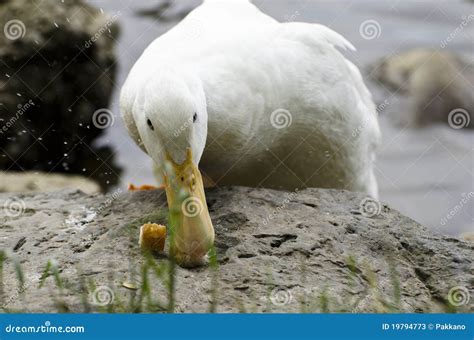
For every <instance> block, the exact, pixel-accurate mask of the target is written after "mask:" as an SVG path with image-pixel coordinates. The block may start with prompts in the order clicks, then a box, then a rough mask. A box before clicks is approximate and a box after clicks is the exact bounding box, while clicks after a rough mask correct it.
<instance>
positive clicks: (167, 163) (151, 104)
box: [133, 71, 214, 266]
mask: <svg viewBox="0 0 474 340" xmlns="http://www.w3.org/2000/svg"><path fill="white" fill-rule="evenodd" d="M150 79H151V80H150V81H149V82H147V85H146V87H145V88H144V89H143V91H142V93H141V95H140V97H141V100H140V101H139V102H140V103H141V106H142V107H140V108H138V109H137V108H136V107H135V108H134V110H133V118H134V121H135V124H136V127H137V130H138V132H139V135H140V139H141V143H142V144H143V146H144V147H145V149H146V151H147V152H148V154H149V155H150V157H151V158H152V159H153V160H154V161H155V163H156V164H157V166H158V171H160V172H161V175H162V176H163V178H164V182H165V183H164V184H165V187H166V196H167V200H168V206H169V209H170V211H171V215H170V216H172V219H171V221H170V224H171V227H172V228H173V232H172V237H171V244H170V252H171V253H172V254H173V255H174V257H175V259H176V260H177V262H178V263H179V264H180V265H182V266H194V265H198V264H200V263H202V262H203V260H204V257H205V256H206V253H207V252H208V251H209V249H210V247H211V246H212V244H213V242H214V228H213V226H212V222H211V219H210V216H209V212H208V209H207V204H206V198H205V194H204V187H203V181H202V177H201V173H200V172H199V168H198V164H199V161H200V159H201V156H202V153H203V151H204V147H205V144H206V137H207V109H206V97H205V94H204V89H203V87H202V84H201V82H200V80H199V79H198V78H197V77H192V76H189V75H186V74H183V73H182V72H180V73H175V72H171V71H166V72H161V73H159V74H154V75H153V77H151V78H150Z"/></svg>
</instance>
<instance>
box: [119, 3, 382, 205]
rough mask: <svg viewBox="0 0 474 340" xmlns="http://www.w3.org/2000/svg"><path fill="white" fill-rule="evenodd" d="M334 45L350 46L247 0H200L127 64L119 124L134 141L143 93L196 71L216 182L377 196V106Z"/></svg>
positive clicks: (205, 166)
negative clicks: (173, 77)
mask: <svg viewBox="0 0 474 340" xmlns="http://www.w3.org/2000/svg"><path fill="white" fill-rule="evenodd" d="M335 47H342V48H345V47H349V48H352V47H351V45H350V44H349V43H348V42H347V41H346V40H345V39H344V38H342V37H341V36H340V35H338V34H337V33H335V32H333V31H331V30H329V29H328V28H326V27H324V26H321V25H316V24H305V23H278V22H277V21H275V20H274V19H272V18H270V17H268V16H266V15H265V14H263V13H261V12H260V11H259V10H258V9H257V8H256V7H254V6H253V5H252V4H250V3H249V2H248V1H245V0H231V1H219V0H208V1H205V3H204V4H203V5H202V6H201V7H199V8H197V9H196V10H194V11H193V12H191V13H190V14H189V15H188V16H187V17H186V18H185V19H184V20H183V21H182V22H181V23H180V24H179V25H177V26H176V27H175V28H173V29H172V30H171V31H169V32H168V33H166V34H165V35H163V36H161V37H160V38H158V39H157V40H155V41H154V42H153V43H152V44H151V45H150V46H149V47H148V48H147V50H146V51H145V52H144V54H143V56H142V57H141V58H140V59H139V60H138V62H137V64H136V65H135V66H134V68H133V69H132V71H131V73H130V76H129V78H128V80H127V83H126V84H125V86H124V89H123V92H122V109H123V113H124V118H125V122H126V123H127V126H128V128H129V131H130V132H131V134H132V136H134V138H135V139H136V140H139V134H138V131H137V129H136V127H134V124H133V117H132V112H133V110H134V107H133V105H134V104H135V105H136V101H137V98H138V97H140V95H139V92H148V93H149V95H151V96H153V95H154V94H153V92H152V91H150V87H151V88H153V81H154V79H156V77H157V74H162V73H163V72H166V73H167V74H168V76H169V73H171V74H173V73H174V72H176V74H175V75H176V77H179V76H180V75H181V74H182V73H189V74H191V73H192V74H193V76H196V77H197V78H198V79H199V80H200V81H201V82H202V86H203V89H204V95H205V98H206V103H207V112H208V124H207V125H208V131H207V141H206V146H205V148H204V152H203V154H202V158H201V161H200V162H199V167H200V169H202V171H203V172H204V174H205V176H207V177H208V178H210V179H211V180H212V181H213V182H215V183H217V184H218V185H247V186H262V187H270V188H278V189H280V188H281V189H288V190H294V189H295V188H301V187H326V188H341V189H348V190H354V191H364V192H367V193H369V194H371V195H373V196H376V195H377V184H376V181H375V177H374V174H373V162H374V158H375V149H376V145H377V143H378V140H379V128H378V123H377V115H376V111H375V107H374V105H373V103H372V100H371V95H370V93H369V92H368V90H367V88H366V87H365V85H364V83H363V81H362V78H361V75H360V73H359V71H358V69H357V68H356V67H355V66H354V65H353V64H352V63H350V62H349V61H348V60H347V59H345V58H344V56H343V55H342V54H341V53H340V52H339V51H337V50H336V48H335ZM163 70H165V71H163ZM158 81H159V80H158ZM162 81H166V80H162ZM185 128H187V127H185ZM179 131H180V130H179V129H178V131H174V133H175V134H179ZM158 166H159V164H158ZM158 173H159V172H158ZM159 180H161V179H159Z"/></svg>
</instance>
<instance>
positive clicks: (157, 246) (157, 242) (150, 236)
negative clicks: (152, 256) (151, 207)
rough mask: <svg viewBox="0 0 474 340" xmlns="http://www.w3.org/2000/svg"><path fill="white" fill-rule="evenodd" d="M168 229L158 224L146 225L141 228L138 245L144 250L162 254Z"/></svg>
mask: <svg viewBox="0 0 474 340" xmlns="http://www.w3.org/2000/svg"><path fill="white" fill-rule="evenodd" d="M165 240H166V227H165V226H164V225H161V224H156V223H146V224H144V225H142V226H141V228H140V238H139V240H138V244H139V245H140V247H141V248H142V249H144V250H148V251H152V252H162V251H163V250H164V249H165Z"/></svg>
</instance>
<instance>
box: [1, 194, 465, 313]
mask: <svg viewBox="0 0 474 340" xmlns="http://www.w3.org/2000/svg"><path fill="white" fill-rule="evenodd" d="M207 199H208V204H209V208H210V213H211V217H212V219H213V222H214V225H215V229H216V246H217V258H218V270H217V271H213V270H212V268H215V267H212V266H211V267H201V268H194V269H182V268H179V267H178V268H176V275H175V286H176V295H175V299H174V301H175V308H174V310H175V311H178V312H179V311H184V312H206V311H208V310H209V308H210V307H209V306H210V302H211V301H214V302H215V308H216V311H217V312H238V311H247V312H321V311H323V312H325V311H330V312H336V311H353V312H387V311H402V312H444V311H452V310H453V309H452V308H451V307H449V306H450V305H449V304H448V302H447V301H448V294H449V291H450V290H451V289H452V288H453V287H457V289H458V290H459V289H460V290H461V293H464V300H461V302H462V305H461V306H460V307H459V308H455V309H454V310H462V311H471V312H472V311H473V307H472V303H471V302H469V300H468V299H467V296H465V295H466V293H467V294H469V292H470V293H471V294H472V286H473V282H474V278H473V273H472V261H473V259H474V256H473V255H474V246H473V245H472V244H470V243H467V242H464V241H461V240H459V239H455V238H452V237H446V236H442V235H438V234H434V233H433V232H431V231H429V230H427V229H426V228H425V227H423V226H421V225H419V224H418V223H416V222H414V221H413V220H411V219H409V218H407V217H405V216H403V215H401V214H400V213H398V212H397V211H395V210H393V209H391V208H390V207H388V206H386V205H384V204H381V205H380V206H378V207H377V205H375V209H366V208H363V207H366V204H376V203H377V202H368V201H367V200H366V199H365V197H364V196H363V195H362V194H357V193H351V192H345V191H337V190H322V189H306V190H302V191H297V192H293V193H287V192H280V191H273V190H263V189H250V188H242V187H231V188H220V189H212V190H209V191H208V193H207ZM13 202H16V203H17V205H16V206H13ZM361 202H362V203H364V204H362V206H363V207H362V208H361ZM0 203H1V204H2V205H3V206H4V210H3V211H0V249H4V250H6V254H7V256H8V259H7V260H6V262H5V265H4V273H3V307H4V308H6V309H8V310H17V309H23V310H27V311H31V312H46V311H57V310H58V309H59V310H69V311H73V312H84V311H86V312H87V311H94V310H96V309H97V308H99V307H97V305H98V304H99V305H100V304H104V301H105V302H111V301H112V299H111V298H110V297H111V296H113V297H114V298H113V303H112V304H111V305H109V306H105V307H103V308H111V309H109V311H112V310H114V311H120V310H121V309H119V308H118V307H111V306H117V305H119V304H120V303H125V305H126V304H127V303H128V302H129V301H131V300H130V299H132V297H133V296H135V298H137V296H138V297H140V296H142V297H143V296H146V294H145V295H144V294H142V293H143V290H141V289H138V290H135V288H140V287H151V288H150V289H151V291H152V299H153V300H160V301H164V304H165V305H166V301H167V296H168V295H167V292H168V290H167V288H166V287H167V285H166V282H169V281H166V280H165V281H163V280H159V279H157V277H160V275H163V273H161V274H160V270H158V269H157V271H156V273H158V274H157V275H154V274H148V276H144V275H143V274H141V273H140V272H141V271H142V268H143V267H141V264H142V263H144V261H145V259H146V258H145V257H144V255H142V254H141V252H140V250H139V248H138V245H137V238H138V229H139V226H140V224H141V223H144V222H148V220H150V221H151V222H158V223H160V222H161V223H166V221H165V219H166V204H165V195H164V193H163V192H161V191H150V192H135V193H130V192H116V193H114V194H113V195H108V196H103V195H94V196H89V195H86V194H83V193H82V192H80V191H62V192H55V193H39V194H19V195H16V196H14V197H12V196H9V195H6V194H0ZM378 208H380V210H379V209H378ZM18 209H20V210H21V211H19V210H18ZM14 259H16V261H18V263H19V266H20V267H21V268H22V271H23V274H24V282H25V283H24V286H23V287H20V288H18V279H17V274H15V272H16V271H15V269H14V268H15V266H14V263H15V261H14ZM51 259H54V260H55V262H54V264H55V266H56V267H57V268H58V269H59V273H58V275H57V277H60V284H59V285H58V281H57V280H55V277H53V276H52V277H48V278H47V279H46V280H44V283H45V284H44V286H43V287H42V288H39V287H38V275H40V274H41V273H42V272H43V270H44V269H45V266H46V263H47V261H48V260H51ZM152 262H153V263H154V264H155V265H157V266H158V265H159V266H161V265H163V264H167V263H168V260H167V258H166V256H164V255H160V256H155V257H154V258H153V259H152ZM160 268H161V267H160ZM213 273H214V274H213ZM215 273H217V276H216V274H215ZM165 276H166V274H165ZM145 278H148V279H147V280H146V284H145V285H143V284H144V280H145ZM55 281H56V283H55ZM84 282H86V283H87V282H92V283H93V284H94V286H93V287H95V288H94V289H92V288H90V287H89V288H87V289H86V288H85V287H87V284H84ZM216 283H217V284H216ZM125 286H127V287H128V288H127V287H125ZM146 289H148V288H146ZM97 290H101V291H100V292H99V293H97ZM141 292H142V293H141ZM398 292H399V293H398ZM107 294H110V296H107ZM398 297H399V298H398ZM457 298H458V300H456V301H459V296H458V297H457ZM145 300H146V299H144V301H145ZM91 302H92V304H91ZM101 308H102V307H101ZM125 310H127V311H131V310H130V309H125ZM158 310H159V309H158Z"/></svg>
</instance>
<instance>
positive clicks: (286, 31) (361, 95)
mask: <svg viewBox="0 0 474 340" xmlns="http://www.w3.org/2000/svg"><path fill="white" fill-rule="evenodd" d="M281 36H282V37H283V38H286V39H290V40H294V41H299V42H301V43H303V44H305V45H306V46H308V47H310V48H313V49H314V51H315V55H317V54H319V53H321V52H320V51H321V48H327V46H331V47H332V48H334V52H336V53H337V56H339V57H340V58H341V60H343V61H344V63H345V65H346V66H347V72H345V76H346V77H347V80H348V82H347V83H348V84H352V85H353V87H354V90H355V91H356V93H357V94H358V100H359V103H360V104H362V105H363V107H364V111H365V112H369V113H371V114H373V115H375V116H376V115H377V111H376V109H375V105H374V103H373V100H372V95H371V93H370V91H369V90H368V89H367V87H366V85H365V84H364V81H363V79H362V75H361V73H360V71H359V69H358V68H357V67H356V66H355V65H354V64H353V63H352V62H350V61H349V60H348V59H346V58H345V57H344V56H343V55H342V54H341V53H339V52H338V51H337V50H336V48H337V47H339V48H342V49H344V50H347V49H348V50H351V51H355V50H356V48H355V47H354V46H353V45H352V44H351V43H350V42H349V41H348V40H346V38H344V37H343V36H342V35H340V34H339V33H337V32H335V31H333V30H331V29H330V28H329V27H327V26H324V25H320V24H308V23H300V22H291V23H283V24H281Z"/></svg>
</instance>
